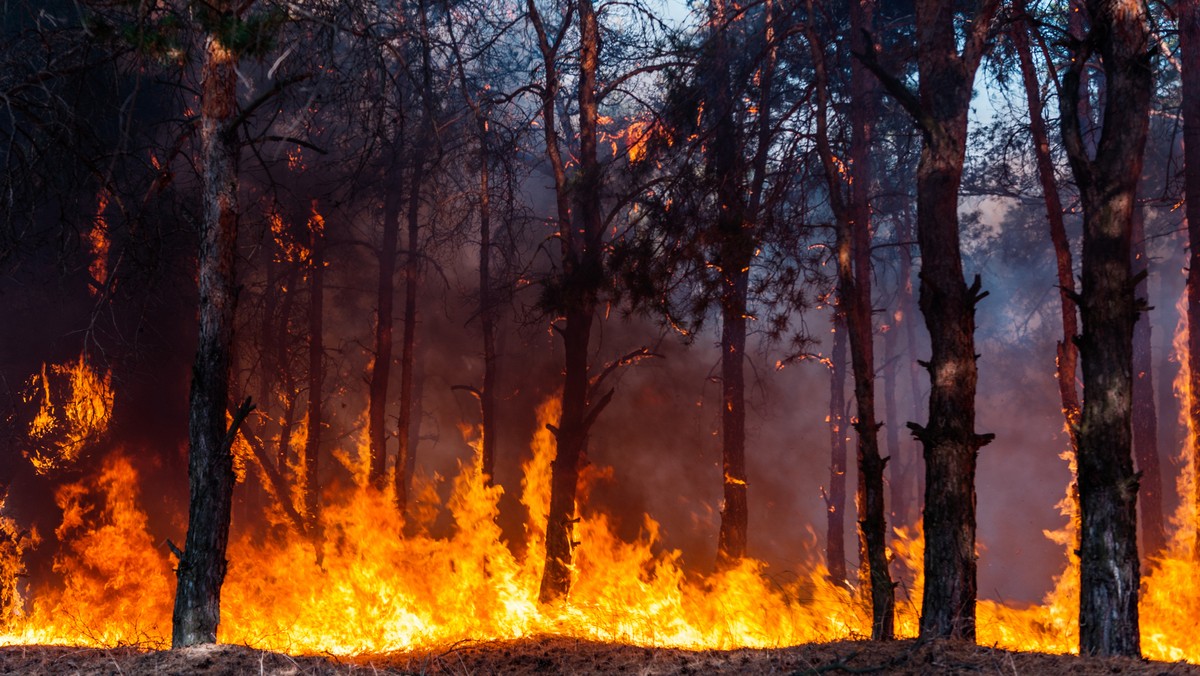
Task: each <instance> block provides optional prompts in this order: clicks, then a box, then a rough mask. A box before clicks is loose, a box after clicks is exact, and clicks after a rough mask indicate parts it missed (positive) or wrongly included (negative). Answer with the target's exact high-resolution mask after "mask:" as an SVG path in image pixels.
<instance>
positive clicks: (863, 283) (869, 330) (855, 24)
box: [808, 0, 895, 640]
mask: <svg viewBox="0 0 1200 676" xmlns="http://www.w3.org/2000/svg"><path fill="white" fill-rule="evenodd" d="M808 8H809V15H810V17H811V16H812V14H813V12H812V2H811V0H810V1H809V3H808ZM874 20H875V4H874V2H872V1H871V0H860V1H858V2H854V3H851V6H850V42H851V47H850V48H851V50H853V51H854V52H858V53H862V52H863V51H864V50H865V49H866V48H867V46H868V45H867V43H866V41H865V40H864V35H869V34H870V33H871V32H872V31H873V29H874ZM809 42H810V45H811V48H812V53H813V63H814V66H815V67H814V71H815V74H816V105H817V111H816V146H817V153H818V154H819V155H820V158H821V165H822V168H823V169H824V173H825V181H826V185H827V186H828V188H829V203H830V206H831V208H832V211H833V215H834V220H835V221H836V226H835V227H836V229H837V244H836V255H837V269H838V310H839V311H840V312H841V313H843V314H844V316H845V323H846V326H847V328H848V330H849V342H850V355H851V359H850V360H851V366H852V369H853V372H854V401H855V407H856V411H857V413H858V415H857V416H856V417H855V422H854V430H855V432H856V436H857V438H858V453H857V455H858V477H859V478H858V500H857V503H858V510H859V511H858V521H859V532H860V534H861V535H860V538H861V542H862V547H860V550H861V552H862V556H861V557H860V558H861V559H862V560H863V561H864V565H863V566H862V568H863V570H864V572H865V578H866V581H867V583H868V585H869V588H870V590H871V618H872V622H871V638H873V639H875V640H890V639H891V638H893V623H894V616H895V612H894V606H895V592H894V588H893V584H892V579H891V574H890V573H889V572H888V561H887V545H886V542H885V537H886V521H885V517H884V500H883V470H884V465H885V464H886V461H885V460H884V459H883V458H882V457H881V456H880V454H879V435H878V432H879V428H880V424H879V423H877V422H876V417H875V357H874V342H875V332H874V324H873V320H872V299H871V277H872V274H873V271H872V266H871V200H870V190H871V187H872V183H873V180H874V177H873V176H872V170H873V165H872V162H871V140H872V132H873V128H874V124H875V119H874V118H875V116H876V115H877V110H878V98H879V97H878V85H877V83H876V81H875V78H874V77H873V76H871V74H870V73H869V72H868V71H867V69H866V67H865V66H864V65H863V63H862V62H861V61H855V62H854V63H853V64H852V66H851V70H850V81H851V82H850V90H851V93H850V101H849V105H850V113H849V126H850V148H849V152H848V154H847V155H846V157H847V158H848V159H849V166H844V165H843V166H839V164H838V160H837V158H836V156H835V155H834V152H833V146H832V144H831V143H830V139H829V110H828V108H829V102H828V99H829V77H828V72H827V68H826V63H825V55H824V45H823V43H822V41H821V40H820V39H819V38H818V37H817V35H816V31H815V30H812V29H810V31H809Z"/></svg>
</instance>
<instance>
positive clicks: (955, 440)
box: [866, 0, 998, 640]
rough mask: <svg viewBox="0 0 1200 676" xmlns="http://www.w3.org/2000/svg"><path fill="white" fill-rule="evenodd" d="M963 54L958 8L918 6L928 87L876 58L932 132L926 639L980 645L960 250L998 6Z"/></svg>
mask: <svg viewBox="0 0 1200 676" xmlns="http://www.w3.org/2000/svg"><path fill="white" fill-rule="evenodd" d="M973 4H974V10H975V11H974V12H973V14H970V15H968V16H966V17H965V18H966V20H967V22H966V24H965V25H966V26H967V27H968V28H967V29H966V32H965V35H964V37H963V39H962V40H961V42H962V45H963V46H962V53H961V54H960V53H959V42H960V39H959V36H958V34H957V31H956V27H955V21H956V14H958V13H959V12H958V11H956V7H957V3H955V2H952V1H951V0H918V2H917V3H916V25H917V45H918V51H917V68H918V75H919V89H918V92H917V94H916V95H914V94H913V93H912V92H911V91H910V90H909V89H908V87H907V86H906V85H905V84H904V83H902V82H901V81H900V80H898V79H896V78H895V77H894V76H892V75H891V74H890V73H887V72H886V71H884V70H883V69H882V67H880V66H879V64H878V62H877V61H875V60H874V57H875V54H874V52H873V51H872V52H870V53H869V54H868V55H867V61H866V62H867V63H868V64H869V65H872V67H873V70H875V72H876V73H878V74H880V76H881V77H882V78H883V82H884V84H885V85H886V86H887V89H888V90H889V91H890V92H891V94H892V95H893V96H894V97H895V98H896V99H897V101H898V102H899V103H900V104H901V105H903V106H904V107H905V108H906V109H907V110H908V112H909V114H910V115H912V116H913V118H914V119H915V120H916V122H917V125H918V127H919V128H920V129H921V132H922V135H923V143H922V147H921V161H920V164H919V165H918V167H917V243H918V245H919V246H920V248H921V275H920V279H921V297H920V306H921V313H922V314H923V315H924V316H925V326H926V327H927V328H928V330H929V336H930V347H931V348H932V350H931V352H932V354H931V356H930V360H929V362H928V364H927V365H926V368H927V369H928V371H929V375H930V390H929V422H928V424H926V425H924V426H921V425H918V424H917V423H915V422H911V423H909V427H910V428H912V430H913V434H914V435H915V436H916V437H917V439H918V440H920V441H921V444H922V445H923V446H924V452H925V476H926V480H925V520H924V523H925V594H924V596H923V598H922V606H921V634H920V635H921V637H922V638H963V639H968V640H974V638H975V599H976V585H977V583H976V565H975V459H976V455H977V454H978V452H979V449H980V448H981V447H982V446H983V445H984V444H986V443H987V442H988V441H990V439H991V435H981V434H976V433H975V387H976V381H977V378H978V375H977V370H976V364H975V359H976V355H975V305H976V303H977V302H978V301H979V300H980V299H981V298H982V297H983V295H985V294H981V293H980V280H979V278H978V277H976V279H975V283H974V284H972V285H971V286H968V285H967V284H966V282H965V280H964V278H963V269H962V255H961V252H960V248H959V230H958V189H959V185H960V183H961V181H962V170H963V159H964V157H965V153H966V141H967V116H968V113H969V112H970V104H971V96H972V91H973V86H974V81H975V72H976V70H977V69H978V66H979V62H980V59H981V58H982V56H983V52H984V50H985V48H986V44H987V33H988V30H989V27H990V25H991V23H992V17H993V16H994V14H995V12H996V9H997V5H998V2H996V1H995V0H981V1H980V2H976V3H973Z"/></svg>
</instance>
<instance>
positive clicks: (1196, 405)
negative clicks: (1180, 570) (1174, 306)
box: [1175, 0, 1200, 561]
mask: <svg viewBox="0 0 1200 676" xmlns="http://www.w3.org/2000/svg"><path fill="white" fill-rule="evenodd" d="M1175 11H1176V14H1177V16H1178V19H1179V52H1180V61H1181V64H1182V67H1181V72H1180V77H1181V80H1182V85H1183V105H1182V112H1183V164H1184V171H1183V185H1184V195H1185V198H1186V199H1185V202H1184V209H1185V211H1184V213H1185V214H1186V216H1187V224H1188V225H1187V228H1188V262H1187V270H1188V273H1187V282H1186V288H1187V325H1188V343H1187V352H1188V363H1189V364H1190V369H1189V372H1188V390H1189V391H1190V392H1191V393H1192V394H1191V396H1190V397H1189V398H1188V401H1187V402H1186V403H1184V404H1183V405H1185V406H1187V412H1186V415H1187V420H1188V421H1189V425H1188V427H1189V432H1190V431H1191V430H1197V429H1200V395H1198V394H1197V393H1200V367H1198V366H1197V365H1200V2H1197V0H1180V1H1179V2H1178V3H1177V5H1176V10H1175ZM1191 436H1192V435H1191V434H1190V433H1189V441H1190V442H1191V453H1192V458H1191V462H1192V471H1193V476H1198V477H1200V473H1198V472H1200V447H1198V446H1197V444H1196V443H1195V442H1194V440H1191V439H1190V437H1191ZM1195 483H1196V485H1195V486H1194V487H1193V494H1192V495H1186V496H1181V499H1182V500H1188V501H1191V502H1192V505H1193V510H1194V511H1193V514H1196V515H1200V481H1197V482H1195ZM1193 522H1194V523H1195V524H1196V529H1197V530H1196V533H1194V543H1195V544H1194V545H1193V552H1192V553H1193V557H1194V558H1195V559H1196V560H1197V561H1200V518H1194V519H1193Z"/></svg>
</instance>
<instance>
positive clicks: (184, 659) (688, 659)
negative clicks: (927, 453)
mask: <svg viewBox="0 0 1200 676" xmlns="http://www.w3.org/2000/svg"><path fill="white" fill-rule="evenodd" d="M554 673H565V674H591V673H604V674H714V673H726V674H734V673H736V674H797V675H799V674H867V673H870V674H954V673H970V674H1083V675H1089V674H1171V675H1175V674H1198V675H1200V666H1196V665H1190V664H1185V663H1175V664H1171V663H1165V662H1149V661H1143V660H1133V659H1127V658H1109V659H1100V658H1080V657H1075V656H1071V655H1045V654H1041V653H1022V652H1010V651H1006V650H997V649H993V648H986V647H983V646H975V645H970V644H964V643H957V642H949V641H935V642H926V643H918V642H916V641H896V642H893V643H873V642H867V641H842V642H838V643H826V644H810V645H801V646H795V647H791V648H779V649H770V650H750V649H743V650H702V651H692V650H679V649H673V648H638V647H633V646H626V645H615V644H606V643H595V642H589V641H579V640H575V639H566V638H559V637H552V636H544V637H534V638H525V639H518V640H509V641H488V642H469V643H461V644H457V645H454V646H450V647H447V648H444V649H441V650H436V651H424V652H406V653H395V654H390V655H372V656H359V657H354V658H344V657H343V658H335V657H331V656H308V657H294V656H288V655H282V654H279V653H271V652H263V651H260V650H254V649H252V648H248V647H245V646H236V645H219V646H204V647H199V648H190V649H187V650H179V651H145V650H137V649H134V648H116V649H108V650H101V649H93V648H63V647H53V646H12V647H5V648H0V674H31V675H36V674H80V675H88V676H92V675H96V676H99V675H105V676H108V675H110V674H111V675H113V676H116V675H118V674H120V675H122V676H126V675H131V676H142V675H147V676H148V675H151V674H153V675H155V676H171V675H174V674H180V675H183V674H188V675H191V674H200V675H208V676H216V675H218V674H219V675H225V674H229V675H241V674H281V675H283V674H287V675H294V676H309V675H311V676H324V675H325V674H331V675H334V674H337V675H340V674H354V675H356V676H366V675H368V674H370V675H374V674H554Z"/></svg>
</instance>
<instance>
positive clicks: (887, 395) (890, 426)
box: [880, 315, 911, 524]
mask: <svg viewBox="0 0 1200 676" xmlns="http://www.w3.org/2000/svg"><path fill="white" fill-rule="evenodd" d="M897 323H898V322H896V320H895V316H894V315H893V320H892V324H891V325H890V326H889V327H888V330H887V331H886V332H884V334H883V366H882V367H881V368H880V371H881V375H882V376H883V419H884V427H883V430H884V435H885V443H886V444H887V451H888V466H889V467H891V470H892V471H891V479H890V480H889V481H888V489H889V490H888V492H889V495H888V498H889V499H888V504H889V505H890V506H891V509H890V512H891V515H892V523H896V524H908V523H909V520H908V503H909V501H910V499H911V498H909V494H908V489H909V482H910V478H911V477H910V476H909V474H910V470H909V464H910V462H909V460H908V458H906V457H905V453H904V448H903V446H902V445H901V443H900V425H899V420H900V413H899V409H898V407H897V404H896V379H897V377H898V373H899V369H898V368H897V360H898V359H899V357H900V356H899V355H898V354H896V349H897V347H898V345H899V343H900V331H899V330H898V328H899V327H898V326H897V325H896V324H897Z"/></svg>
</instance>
